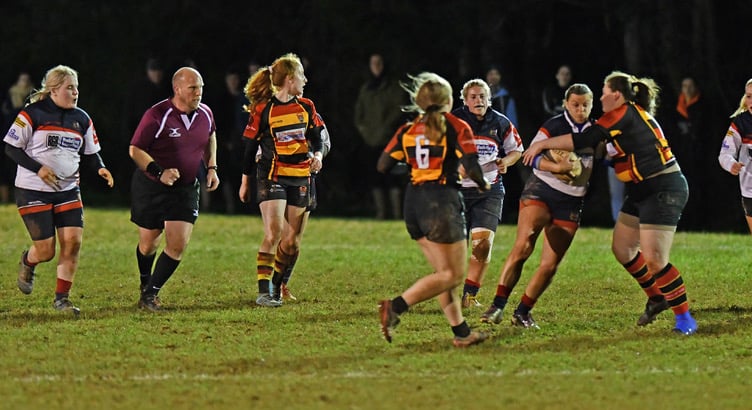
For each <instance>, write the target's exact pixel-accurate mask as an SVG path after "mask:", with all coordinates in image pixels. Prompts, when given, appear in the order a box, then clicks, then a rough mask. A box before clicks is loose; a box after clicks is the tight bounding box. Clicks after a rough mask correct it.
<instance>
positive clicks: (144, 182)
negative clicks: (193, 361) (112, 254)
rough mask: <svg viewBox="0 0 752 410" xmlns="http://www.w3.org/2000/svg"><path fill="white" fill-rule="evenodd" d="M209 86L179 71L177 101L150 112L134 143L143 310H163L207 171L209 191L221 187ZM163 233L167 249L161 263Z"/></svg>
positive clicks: (175, 88) (191, 73) (134, 208)
mask: <svg viewBox="0 0 752 410" xmlns="http://www.w3.org/2000/svg"><path fill="white" fill-rule="evenodd" d="M203 87H204V81H203V79H202V78H201V74H200V73H199V72H198V71H196V70H195V69H193V68H190V67H183V68H180V69H178V70H177V71H176V72H175V74H174V75H173V77H172V90H173V92H174V95H173V97H172V98H170V99H166V100H164V101H161V102H159V103H157V104H155V105H154V106H152V107H151V108H149V109H148V110H147V111H146V112H145V113H144V115H143V117H142V118H141V122H140V123H139V125H138V128H137V129H136V132H135V133H134V134H133V138H132V139H131V145H130V148H129V153H130V156H131V158H132V159H133V161H134V162H135V163H136V166H137V167H138V169H136V171H135V173H134V176H133V179H132V182H131V196H132V203H131V221H132V222H133V223H135V224H136V225H138V228H139V229H138V231H139V236H138V247H137V248H136V260H137V261H138V270H139V274H140V278H141V297H140V299H139V302H138V306H139V307H140V308H142V309H146V310H148V311H150V312H159V311H161V310H162V304H161V302H160V300H159V297H158V296H157V294H158V293H159V291H160V289H162V287H163V286H164V284H165V283H166V282H167V280H168V279H169V278H170V276H172V274H173V273H174V272H175V270H176V269H177V267H178V264H180V260H181V259H182V257H183V252H184V251H185V248H186V246H187V245H188V241H189V240H190V238H191V232H192V231H193V224H194V223H195V222H196V218H198V207H199V205H198V204H199V182H198V178H197V176H198V174H199V172H200V171H201V167H203V166H206V168H207V176H206V184H207V190H208V191H210V192H211V191H214V190H215V189H217V187H218V186H219V178H218V177H217V155H216V153H217V139H216V134H215V131H216V124H215V123H214V115H213V114H212V111H211V109H209V107H208V106H207V105H206V104H203V103H201V95H202V93H203ZM163 233H164V236H165V246H164V249H163V250H162V253H161V254H160V255H159V258H156V254H157V247H158V245H159V243H160V241H161V239H162V234H163ZM154 259H157V262H156V264H155V263H154ZM152 267H153V271H152Z"/></svg>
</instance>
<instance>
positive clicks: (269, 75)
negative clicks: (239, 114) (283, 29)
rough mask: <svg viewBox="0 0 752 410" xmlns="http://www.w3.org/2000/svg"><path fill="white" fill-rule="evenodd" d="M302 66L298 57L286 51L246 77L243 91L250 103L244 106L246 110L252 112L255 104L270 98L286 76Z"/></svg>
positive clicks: (291, 74)
mask: <svg viewBox="0 0 752 410" xmlns="http://www.w3.org/2000/svg"><path fill="white" fill-rule="evenodd" d="M302 68H303V63H302V62H301V61H300V58H299V57H298V56H297V55H295V54H293V53H287V54H285V55H283V56H281V57H279V58H277V59H276V60H274V62H273V63H272V64H271V65H269V66H267V67H261V68H259V69H258V70H257V71H256V72H255V73H254V74H253V75H252V76H251V78H249V79H248V83H246V85H245V88H244V89H243V92H244V93H245V96H246V97H248V101H250V104H249V105H248V106H246V107H245V108H246V110H247V111H248V112H253V111H254V109H255V108H256V106H257V105H259V104H261V103H264V102H267V101H269V100H271V99H272V95H274V93H276V92H277V91H279V89H280V88H281V87H282V86H283V85H284V83H285V79H286V78H287V77H288V76H293V75H295V72H296V71H297V70H301V69H302Z"/></svg>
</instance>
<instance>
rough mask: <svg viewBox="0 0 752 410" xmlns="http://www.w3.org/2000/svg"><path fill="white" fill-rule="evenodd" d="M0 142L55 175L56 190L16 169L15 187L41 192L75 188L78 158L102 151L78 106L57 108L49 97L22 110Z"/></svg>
mask: <svg viewBox="0 0 752 410" xmlns="http://www.w3.org/2000/svg"><path fill="white" fill-rule="evenodd" d="M3 141H5V143H7V144H8V145H10V146H13V147H16V148H20V149H22V150H23V151H24V152H25V153H26V155H28V156H29V157H30V158H31V159H33V160H35V161H37V162H39V163H40V164H42V165H44V166H47V167H49V168H51V169H52V170H53V171H54V172H55V175H57V177H58V188H54V187H52V186H50V185H47V184H46V183H44V181H42V179H41V178H39V176H38V175H37V174H36V172H34V171H31V170H29V169H26V168H24V167H22V166H20V165H19V166H18V170H17V172H16V182H15V185H16V186H17V187H18V188H23V189H29V190H33V191H42V192H55V191H68V190H71V189H74V188H76V187H77V186H78V183H79V173H78V170H79V163H80V161H81V155H82V154H85V155H91V154H96V153H97V152H99V151H100V149H101V148H100V146H99V140H98V139H97V132H96V130H95V129H94V124H93V123H92V121H91V118H90V117H89V115H88V114H87V113H86V112H85V111H84V110H82V109H80V108H77V107H76V108H71V109H63V108H60V107H58V106H57V105H55V103H54V102H53V101H52V99H50V98H46V99H44V100H40V101H37V102H35V103H32V104H29V105H28V106H26V107H25V108H24V109H23V110H21V112H20V113H19V114H18V116H17V117H16V119H15V120H14V121H13V124H12V125H11V127H10V129H9V130H8V133H7V134H6V135H5V138H4V139H3Z"/></svg>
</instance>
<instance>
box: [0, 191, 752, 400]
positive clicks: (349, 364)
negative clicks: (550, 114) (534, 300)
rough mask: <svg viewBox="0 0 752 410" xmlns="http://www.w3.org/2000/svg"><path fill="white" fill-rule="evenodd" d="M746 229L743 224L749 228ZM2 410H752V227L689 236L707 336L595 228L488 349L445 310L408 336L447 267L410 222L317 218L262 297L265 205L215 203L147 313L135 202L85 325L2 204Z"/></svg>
mask: <svg viewBox="0 0 752 410" xmlns="http://www.w3.org/2000/svg"><path fill="white" fill-rule="evenodd" d="M740 223H743V221H740ZM514 229H515V227H514V226H510V225H505V226H502V227H500V229H499V232H498V233H497V236H496V237H497V240H496V243H495V245H494V259H493V261H492V266H491V269H490V272H489V276H488V278H487V279H486V286H485V287H484V288H483V289H482V290H481V295H480V296H481V300H482V301H483V302H485V303H487V302H490V300H491V297H492V295H493V291H494V289H495V283H496V281H497V280H498V273H499V269H500V267H501V265H502V263H503V260H504V258H505V256H506V253H507V252H508V250H509V247H510V245H511V241H512V239H513V236H514ZM0 232H2V247H1V248H0V271H2V272H4V274H3V276H2V277H3V278H4V279H3V280H2V281H0V321H2V332H0V341H2V346H3V348H4V351H5V352H4V353H3V354H2V356H1V357H0V380H2V383H0V397H2V399H1V400H0V408H3V409H5V408H7V409H27V408H28V409H37V408H38V409H95V408H97V409H98V408H102V409H105V408H108V409H121V408H133V409H152V408H154V409H177V408H191V409H209V408H211V409H215V408H217V409H218V408H242V409H246V408H247V409H264V408H294V409H309V408H310V409H330V408H338V409H339V408H344V409H380V408H397V409H424V408H430V409H434V410H436V409H470V408H473V409H498V408H529V409H544V408H551V409H600V408H609V409H637V408H639V409H653V408H676V409H705V408H714V409H745V408H746V409H748V408H750V407H752V404H750V399H752V393H750V391H751V389H750V388H751V387H752V357H751V356H752V353H751V352H752V350H750V347H751V346H752V314H751V310H752V298H751V297H750V296H751V295H752V280H751V279H750V277H749V271H750V268H749V266H750V258H749V256H748V255H746V254H745V253H744V251H743V249H746V247H747V246H749V241H750V238H749V236H748V235H740V234H716V233H714V234H704V233H679V234H677V237H676V241H675V244H674V248H673V253H672V262H674V264H675V265H676V266H677V267H678V268H679V269H680V270H681V271H682V272H683V277H684V279H685V282H686V284H687V289H688V294H689V297H690V301H691V306H692V311H693V314H694V316H695V318H696V319H697V321H698V323H699V326H700V328H699V331H698V333H697V334H696V335H695V336H692V337H681V336H677V335H674V334H672V333H671V332H670V329H671V328H672V325H673V318H672V315H671V314H670V313H668V312H667V313H663V314H662V315H661V316H659V318H658V319H657V320H656V322H655V323H653V324H652V325H650V326H648V327H645V328H638V327H637V326H635V321H636V319H637V317H638V316H639V314H640V313H641V311H642V308H643V306H644V301H645V300H644V296H643V294H642V292H641V291H640V290H639V288H638V287H637V284H636V283H635V282H634V280H633V279H631V277H629V276H628V275H627V273H626V272H624V271H623V269H622V268H621V267H620V266H619V265H618V264H617V263H616V262H615V260H614V259H613V257H612V256H611V254H610V250H609V249H610V248H609V241H610V231H609V230H604V229H595V228H582V229H581V230H580V232H579V233H578V235H577V237H576V238H575V241H574V244H573V245H572V249H571V250H570V254H568V255H567V257H566V258H565V260H564V263H563V264H562V266H561V268H560V270H559V273H558V275H557V277H556V279H555V281H554V283H553V284H552V286H551V288H550V289H549V290H548V292H547V293H546V294H545V295H544V296H543V297H542V298H541V300H540V301H539V302H538V306H537V307H536V308H535V311H534V312H535V317H536V320H537V321H538V323H539V325H540V326H541V329H540V330H538V331H530V330H522V329H518V328H513V327H512V326H510V325H509V324H508V323H509V321H508V318H509V316H510V315H511V311H512V310H513V306H514V305H516V303H517V302H518V300H519V297H520V296H521V292H522V290H523V289H524V286H525V285H526V283H527V280H528V279H529V277H530V274H531V272H532V269H533V268H534V266H535V263H534V262H535V261H536V260H537V257H538V253H537V252H536V253H535V254H534V256H533V258H532V259H531V261H530V262H529V263H528V265H527V266H526V267H525V271H524V273H523V277H522V280H521V281H520V284H519V285H518V286H517V288H516V289H515V291H514V293H513V294H512V297H511V298H510V305H511V308H507V311H506V312H505V316H507V319H505V321H504V322H503V323H502V324H501V325H498V326H489V325H482V324H480V323H479V320H478V318H479V316H480V314H481V313H482V312H481V311H480V310H477V309H476V310H469V311H466V317H467V319H468V322H469V323H470V325H471V326H482V327H485V328H487V329H489V330H490V331H491V332H492V339H491V340H489V341H488V342H487V343H485V344H482V345H478V346H473V347H471V348H469V349H464V350H462V349H455V348H454V347H452V345H451V337H452V335H451V331H450V329H449V327H448V325H447V324H446V321H445V319H444V317H443V315H442V314H441V313H440V311H439V308H438V303H437V302H436V301H429V302H425V303H423V304H420V305H418V306H415V307H413V308H411V310H410V312H408V313H407V314H405V315H404V316H403V318H402V323H401V324H400V327H399V328H398V329H397V331H396V333H395V339H394V342H393V343H392V344H387V343H386V342H385V341H384V340H383V339H382V337H381V335H380V332H379V325H378V320H377V301H378V300H379V299H384V298H391V297H394V296H396V295H397V294H399V293H400V292H401V291H402V290H404V289H405V288H407V287H408V286H409V285H410V284H412V283H413V281H414V280H415V279H417V278H419V277H420V276H423V275H424V274H426V273H427V272H428V271H429V267H428V266H427V264H426V262H425V261H424V259H423V257H422V255H421V253H420V251H419V249H418V247H417V245H416V244H415V243H413V242H412V241H411V240H410V239H409V237H408V235H407V233H406V232H405V229H404V226H403V224H402V223H401V222H398V221H388V222H376V221H370V220H346V219H325V218H316V217H314V218H313V219H312V220H311V223H310V225H309V229H308V231H307V232H306V234H305V237H304V240H303V247H302V253H301V257H300V261H299V263H298V266H297V269H296V274H295V276H294V277H293V280H292V282H291V289H292V290H293V292H294V293H295V294H296V296H298V299H299V300H298V302H293V303H288V304H286V305H285V306H283V307H282V308H279V309H269V308H257V307H255V305H254V303H253V301H254V298H255V295H256V290H255V289H256V288H255V256H256V250H257V247H258V243H259V241H260V239H261V235H262V226H261V221H260V219H259V218H258V217H257V216H221V215H210V214H205V215H202V216H201V217H200V218H199V220H198V222H197V224H196V228H195V230H194V235H193V240H192V242H191V244H190V245H189V248H188V251H187V254H186V256H185V258H184V261H183V263H182V264H181V265H180V267H179V268H178V271H177V272H176V274H175V275H174V276H173V277H172V279H171V280H170V282H168V283H167V285H166V286H165V288H164V289H163V291H162V292H161V293H160V295H161V298H162V302H163V304H164V305H165V306H166V308H167V311H166V312H165V313H164V314H160V315H151V314H147V313H144V312H142V311H139V310H138V309H137V307H136V301H137V293H138V291H137V289H138V275H137V273H136V265H135V257H134V251H135V246H136V237H137V234H136V229H135V227H134V226H133V225H132V224H131V223H130V222H129V221H128V211H127V210H125V209H93V208H87V209H86V230H85V233H84V245H83V249H82V252H81V263H80V267H79V271H78V276H77V278H76V283H75V286H74V288H73V291H72V294H71V296H72V299H73V300H74V301H75V303H76V304H77V305H78V306H79V307H80V308H81V309H82V314H81V318H80V319H79V320H74V319H73V318H72V317H67V316H61V315H60V314H58V313H57V312H55V311H54V310H53V309H52V308H51V303H52V298H53V293H54V286H55V285H54V284H55V282H54V280H55V279H54V278H55V274H54V264H53V263H47V264H44V265H40V266H39V267H38V268H37V281H36V284H35V289H34V293H33V294H31V295H30V296H25V295H23V294H21V293H20V292H19V291H18V290H17V288H16V272H17V264H18V258H19V255H20V253H21V251H22V250H23V249H24V248H25V247H27V246H28V245H29V239H28V237H27V235H26V231H25V229H24V228H23V225H22V222H21V219H20V217H18V215H17V213H16V210H15V207H14V206H7V205H6V206H0Z"/></svg>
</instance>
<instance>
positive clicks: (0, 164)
mask: <svg viewBox="0 0 752 410" xmlns="http://www.w3.org/2000/svg"><path fill="white" fill-rule="evenodd" d="M32 91H34V84H33V83H32V82H31V75H29V73H27V72H25V71H22V72H20V73H19V74H18V79H17V80H16V83H15V84H13V85H12V86H11V87H10V89H8V94H7V96H6V98H5V99H4V100H3V102H2V117H0V123H1V124H2V127H3V128H2V129H3V130H7V129H8V128H10V126H11V124H13V121H14V120H15V119H16V116H17V115H18V113H19V112H21V109H23V107H24V105H25V104H26V102H27V99H28V98H29V96H30V95H31V92H32ZM15 178H16V164H15V163H14V162H13V161H11V160H10V158H8V157H7V156H6V155H0V203H6V202H8V201H10V198H11V195H10V194H11V190H10V187H11V186H13V181H14V180H15Z"/></svg>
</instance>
